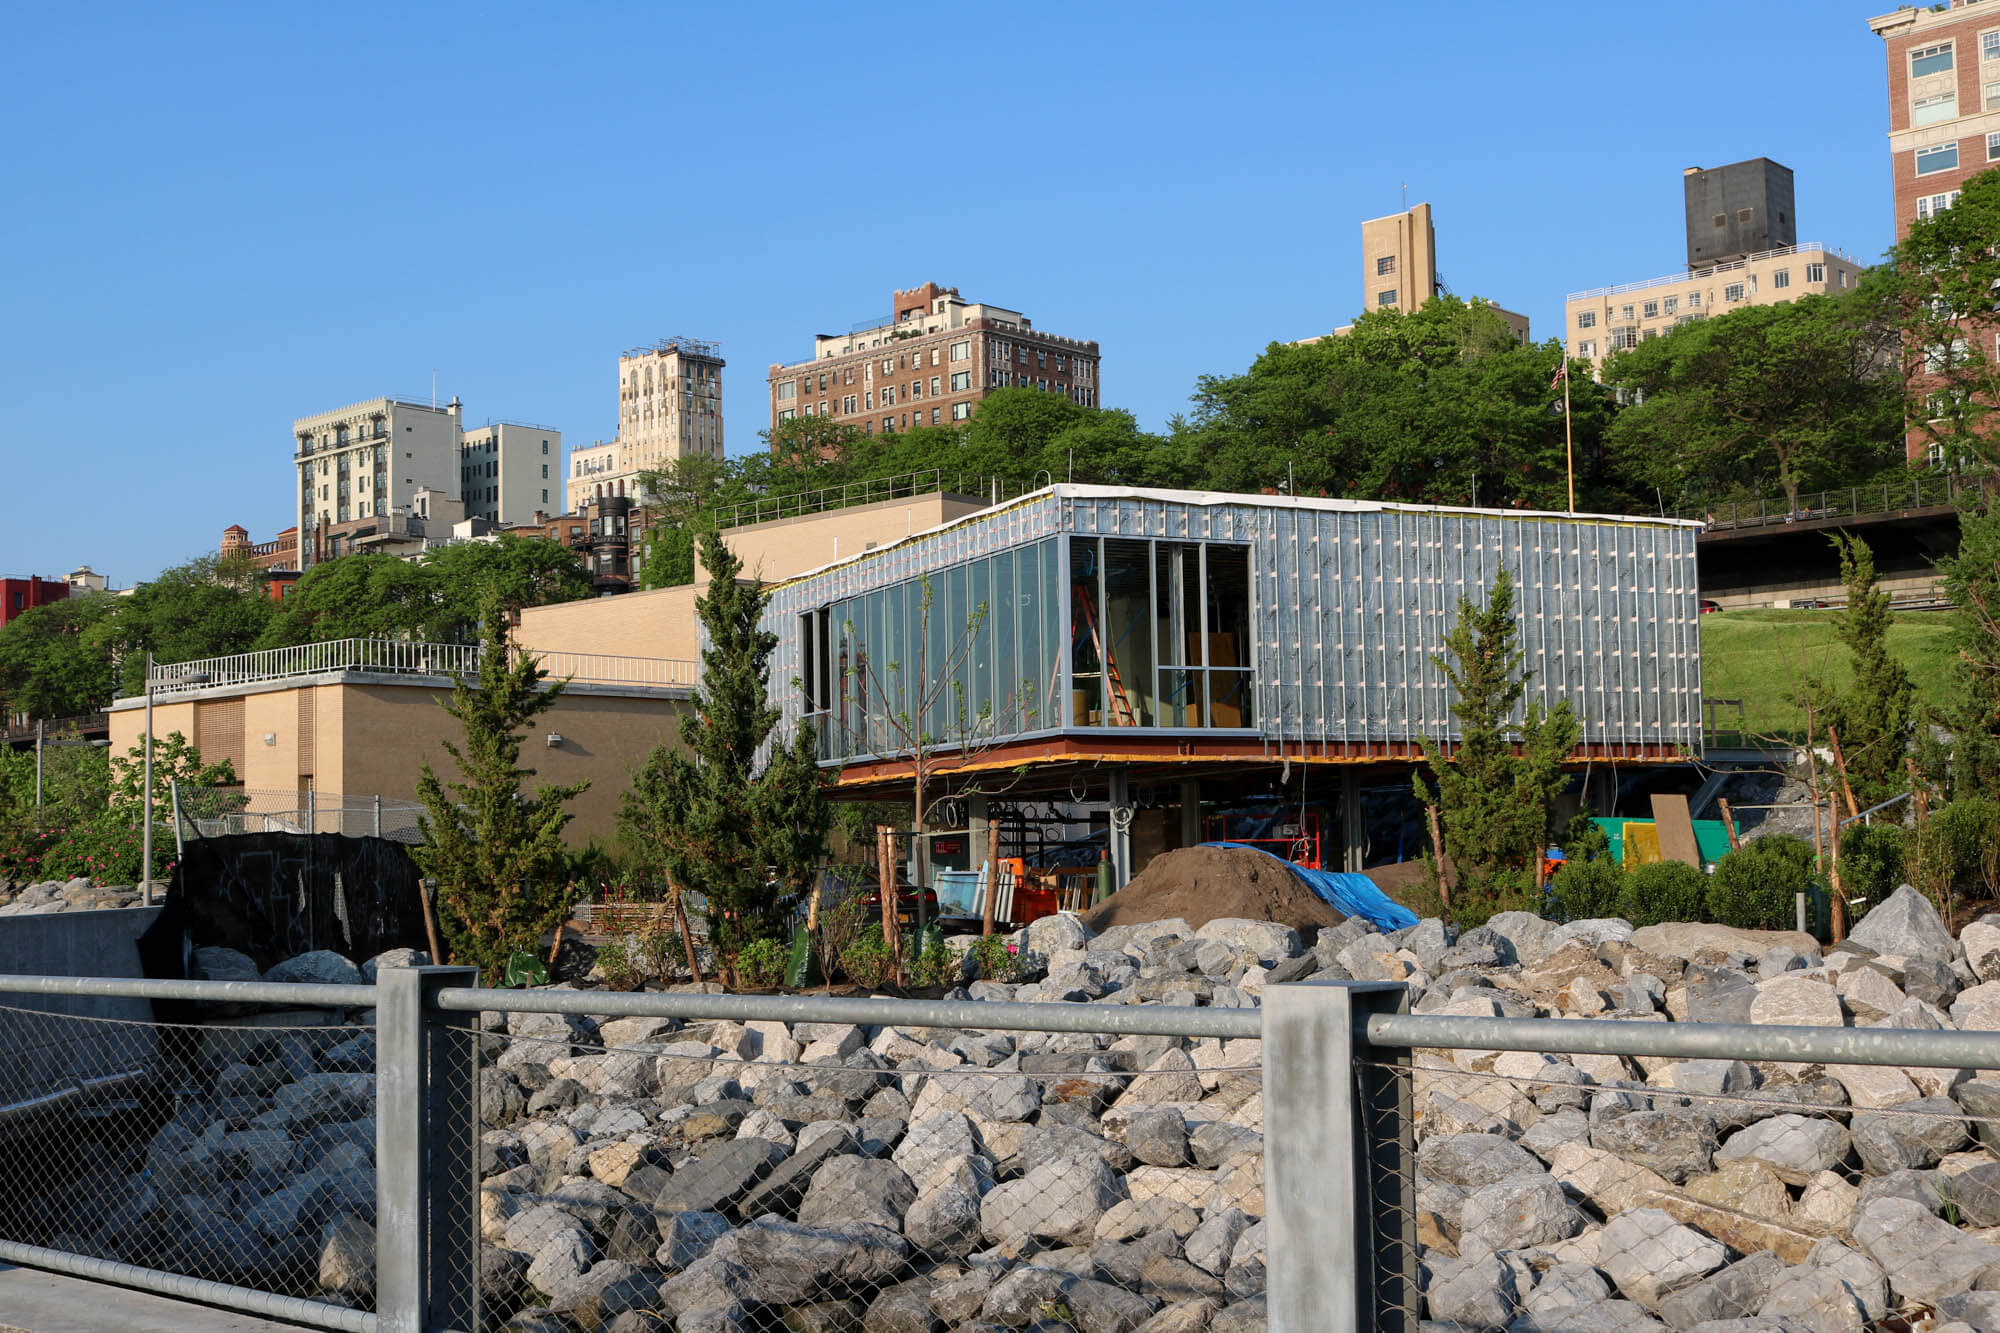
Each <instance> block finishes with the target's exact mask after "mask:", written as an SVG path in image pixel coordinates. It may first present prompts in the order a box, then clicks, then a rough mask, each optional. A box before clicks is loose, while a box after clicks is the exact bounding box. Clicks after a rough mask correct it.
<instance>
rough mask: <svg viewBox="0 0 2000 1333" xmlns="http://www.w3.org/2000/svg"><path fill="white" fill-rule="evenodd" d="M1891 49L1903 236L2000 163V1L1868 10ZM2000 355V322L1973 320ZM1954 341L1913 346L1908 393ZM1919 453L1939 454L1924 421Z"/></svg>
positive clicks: (1915, 454) (1892, 146)
mask: <svg viewBox="0 0 2000 1333" xmlns="http://www.w3.org/2000/svg"><path fill="white" fill-rule="evenodd" d="M1868 26H1869V27H1870V28H1872V29H1874V31H1875V33H1876V35H1877V36H1879V37H1881V38H1882V44H1883V47H1884V51H1885V54H1886V55H1887V58H1888V74H1889V79H1888V87H1889V160H1890V181H1891V195H1892V198H1893V199H1894V202H1895V210H1896V241H1897V243H1898V244H1901V243H1902V242H1903V241H1904V240H1905V239H1907V238H1908V236H1909V234H1910V228H1911V227H1912V226H1913V225H1915V224H1916V223H1917V222H1919V221H1921V220H1923V219H1925V218H1928V217H1931V216H1933V215H1935V214H1937V213H1939V212H1942V211H1943V210H1945V209H1947V208H1950V207H1951V206H1952V205H1953V204H1955V203H1957V202H1958V196H1959V191H1960V190H1961V189H1962V188H1963V187H1964V185H1965V182H1966V180H1967V179H1968V178H1970V177H1973V176H1977V175H1979V174H1980V173H1981V172H1984V171H1988V170H1991V169H1992V168H1994V167H1996V166H2000V3H1996V2H1995V0H1952V2H1951V4H1950V6H1949V7H1948V8H1940V9H1908V8H1906V9H1899V10H1897V11H1896V12H1894V13H1892V14H1883V15H1881V16H1880V17H1877V18H1873V19H1870V20H1869V21H1868ZM1972 334H1973V336H1976V337H1977V338H1978V339H1979V340H1980V343H1981V346H1980V351H1981V353H1982V354H1983V355H1985V356H1987V357H2000V344H1996V342H1995V337H1996V326H1995V325H1993V324H1992V323H1986V324H1985V325H1983V326H1981V327H1976V328H1975V329H1974V330H1972ZM1941 351H1945V352H1947V354H1948V349H1924V348H1918V347H1912V348H1911V349H1909V353H1908V374H1909V377H1910V391H1911V397H1912V399H1913V400H1915V401H1919V402H1921V401H1926V400H1928V399H1930V397H1931V396H1932V393H1933V392H1934V391H1935V390H1937V389H1938V388H1939V387H1940V385H1941V384H1942V381H1941V380H1940V379H1939V378H1938V377H1937V376H1935V375H1934V374H1928V373H1926V370H1925V366H1926V363H1927V360H1928V359H1929V358H1930V357H1934V356H1937V355H1939V354H1940V352H1941ZM1904 443H1905V448H1906V450H1907V452H1908V455H1909V458H1910V460H1911V461H1912V462H1915V461H1919V460H1921V459H1923V458H1924V457H1925V456H1926V454H1927V453H1929V454H1930V455H1931V457H1932V458H1933V460H1934V461H1935V460H1936V459H1937V458H1938V457H1939V453H1938V450H1937V449H1936V446H1935V445H1934V444H1933V443H1932V442H1931V434H1930V432H1929V431H1928V430H1927V429H1926V428H1925V426H1924V425H1923V423H1922V422H1912V423H1911V428H1910V431H1909V434H1908V435H1907V437H1906V439H1905V442H1904Z"/></svg>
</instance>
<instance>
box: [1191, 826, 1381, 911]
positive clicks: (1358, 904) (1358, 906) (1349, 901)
mask: <svg viewBox="0 0 2000 1333" xmlns="http://www.w3.org/2000/svg"><path fill="white" fill-rule="evenodd" d="M1202 846H1204V847H1233V848H1237V849H1238V850H1241V851H1246V852H1255V853H1257V855H1259V856H1266V857H1270V859H1271V860H1273V861H1276V862H1277V863H1278V864H1279V865H1281V866H1283V867H1284V868H1285V869H1287V870H1289V871H1291V872H1292V873H1293V874H1294V875H1297V876H1298V878H1299V882H1300V883H1301V884H1304V885H1305V886H1306V887H1307V888H1309V889H1311V890H1312V891H1313V892H1314V893H1315V894H1317V895H1319V897H1320V898H1321V899H1323V900H1324V901H1326V902H1328V903H1330V904H1332V905H1333V906H1335V907H1337V908H1339V909H1340V910H1341V911H1343V912H1345V913H1347V915H1349V916H1358V917H1360V918H1361V919H1362V920H1364V921H1368V922H1371V923H1372V924H1373V925H1375V926H1376V927H1377V928H1378V929H1380V930H1384V931H1391V930H1402V929H1404V928H1405V927H1408V926H1414V925H1416V924H1417V915H1416V913H1414V912H1412V911H1411V910H1410V909H1409V908H1407V907H1405V906H1403V905H1402V904H1401V903H1399V902H1397V901H1396V900H1395V899H1393V898H1391V897H1390V896H1389V895H1388V894H1386V893H1384V892H1382V890H1380V889H1378V888H1376V887H1375V881H1374V880H1372V879H1370V878H1368V876H1366V875H1350V874H1347V873H1346V872H1344V871H1339V870H1309V869H1307V868H1306V867H1305V866H1302V865H1298V864H1296V863H1294V862H1291V861H1287V860H1285V859H1284V858H1283V857H1281V856H1271V854H1270V853H1269V852H1267V851H1265V850H1264V849H1263V848H1262V847H1252V846H1250V845H1248V844H1247V843H1241V842H1205V843H1203V844H1202Z"/></svg>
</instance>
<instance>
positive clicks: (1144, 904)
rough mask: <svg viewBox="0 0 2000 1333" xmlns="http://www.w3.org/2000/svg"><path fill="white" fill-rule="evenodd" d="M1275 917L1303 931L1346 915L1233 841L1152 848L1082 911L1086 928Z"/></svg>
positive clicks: (1279, 865) (1273, 860) (1274, 864)
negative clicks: (1134, 870)
mask: <svg viewBox="0 0 2000 1333" xmlns="http://www.w3.org/2000/svg"><path fill="white" fill-rule="evenodd" d="M1224 918H1243V919H1247V920H1251V921H1275V922H1277V923H1279V924H1280V925H1285V926H1290V927H1291V928H1292V929H1294V930H1296V931H1299V932H1300V933H1301V934H1303V935H1306V936H1308V937H1310V936H1311V935H1312V934H1313V932H1314V931H1316V930H1318V929H1319V928H1320V927H1322V926H1337V925H1339V924H1340V923H1341V922H1342V921H1345V920H1346V919H1347V918H1346V917H1344V916H1343V915H1341V913H1340V912H1339V911H1338V910H1337V909H1335V908H1334V907H1332V906H1330V905H1329V904H1328V903H1327V902H1326V901H1325V900H1323V899H1322V898H1320V896H1319V895H1318V894H1316V893H1314V892H1313V891H1312V890H1311V889H1309V888H1307V887H1306V886H1305V885H1304V884H1302V883H1300V882H1299V879H1298V877H1297V876H1296V875H1294V874H1292V873H1291V871H1289V870H1287V869H1286V868H1285V866H1284V864H1283V863H1282V862H1280V861H1278V860H1277V859H1276V858H1274V857H1270V856H1266V855H1264V854H1263V853H1261V852H1254V851H1249V850H1246V849H1243V848H1237V847H1186V848H1182V849H1181V850H1180V851H1177V852H1168V853H1166V854H1165V855H1163V856H1156V857H1154V858H1153V860H1152V862H1151V863H1150V864H1149V865H1147V867H1146V868H1145V869H1144V870H1142V871H1140V872H1139V874H1138V875H1137V876H1135V877H1134V878H1133V880H1132V882H1131V883H1129V884H1127V885H1126V886H1125V887H1124V888H1122V889H1120V890H1119V891H1118V892H1117V893H1114V894H1112V895H1111V896H1110V897H1109V898H1106V899H1105V900H1104V901H1103V902H1101V903H1099V904H1098V905H1097V907H1096V908H1095V909H1094V910H1093V911H1091V912H1090V913H1089V914H1088V915H1087V916H1085V918H1084V925H1085V926H1087V927H1088V928H1089V929H1090V930H1092V931H1102V930H1108V929H1110V928H1111V927H1113V926H1136V925H1143V924H1144V923H1146V922H1149V921H1171V920H1176V919H1178V920H1181V921H1185V922H1187V923H1188V924H1189V925H1190V926H1193V927H1196V928H1199V927H1202V926H1205V925H1207V924H1208V923H1209V922H1211V921H1218V920H1222V919H1224Z"/></svg>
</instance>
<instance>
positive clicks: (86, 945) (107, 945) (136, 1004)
mask: <svg viewBox="0 0 2000 1333" xmlns="http://www.w3.org/2000/svg"><path fill="white" fill-rule="evenodd" d="M159 911H160V909H159V908H157V907H141V908H128V909H125V910H122V911H107V912H55V913H51V914H49V915H47V916H8V917H0V973H7V974H10V975H26V976H50V977H137V976H139V975H141V972H140V968H139V950H138V939H139V936H141V935H143V934H144V933H145V932H146V928H147V927H148V926H150V925H152V924H153V920H154V918H155V917H157V916H158V915H159ZM64 1015H80V1016H83V1019H84V1021H78V1019H77V1018H73V1017H64ZM152 1018H153V1006H152V1004H151V1003H150V1002H149V1001H146V1000H130V999H100V998H87V997H82V996H78V997H69V996H39V995H13V994H5V993H0V1104H4V1103H6V1102H12V1101H17V1100H19V1099H21V1098H23V1097H28V1096H34V1095H36V1094H38V1093H42V1092H48V1091H52V1090H54V1089H55V1088H56V1087H57V1086H59V1085H61V1084H63V1083H64V1082H66V1081H67V1080H70V1079H78V1078H91V1077H95V1076H97V1075H100V1074H106V1073H115V1072H119V1071H122V1070H126V1069H131V1068H135V1067H139V1066H146V1065H150V1064H151V1063H152V1062H153V1060H154V1058H155V1053H156V1046H155V1029H153V1028H151V1027H139V1026H126V1024H128V1023H130V1024H147V1023H150V1022H151V1021H152ZM91 1019H114V1020H119V1021H118V1022H114V1023H103V1022H93V1021H88V1020H91Z"/></svg>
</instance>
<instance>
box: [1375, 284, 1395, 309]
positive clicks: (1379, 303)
mask: <svg viewBox="0 0 2000 1333" xmlns="http://www.w3.org/2000/svg"><path fill="white" fill-rule="evenodd" d="M1395 304H1396V289H1395V288H1394V287H1390V288H1387V289H1385V290H1383V291H1379V292H1377V293H1375V308H1376V309H1377V310H1386V309H1388V308H1389V307H1391V306H1393V305H1395Z"/></svg>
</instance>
